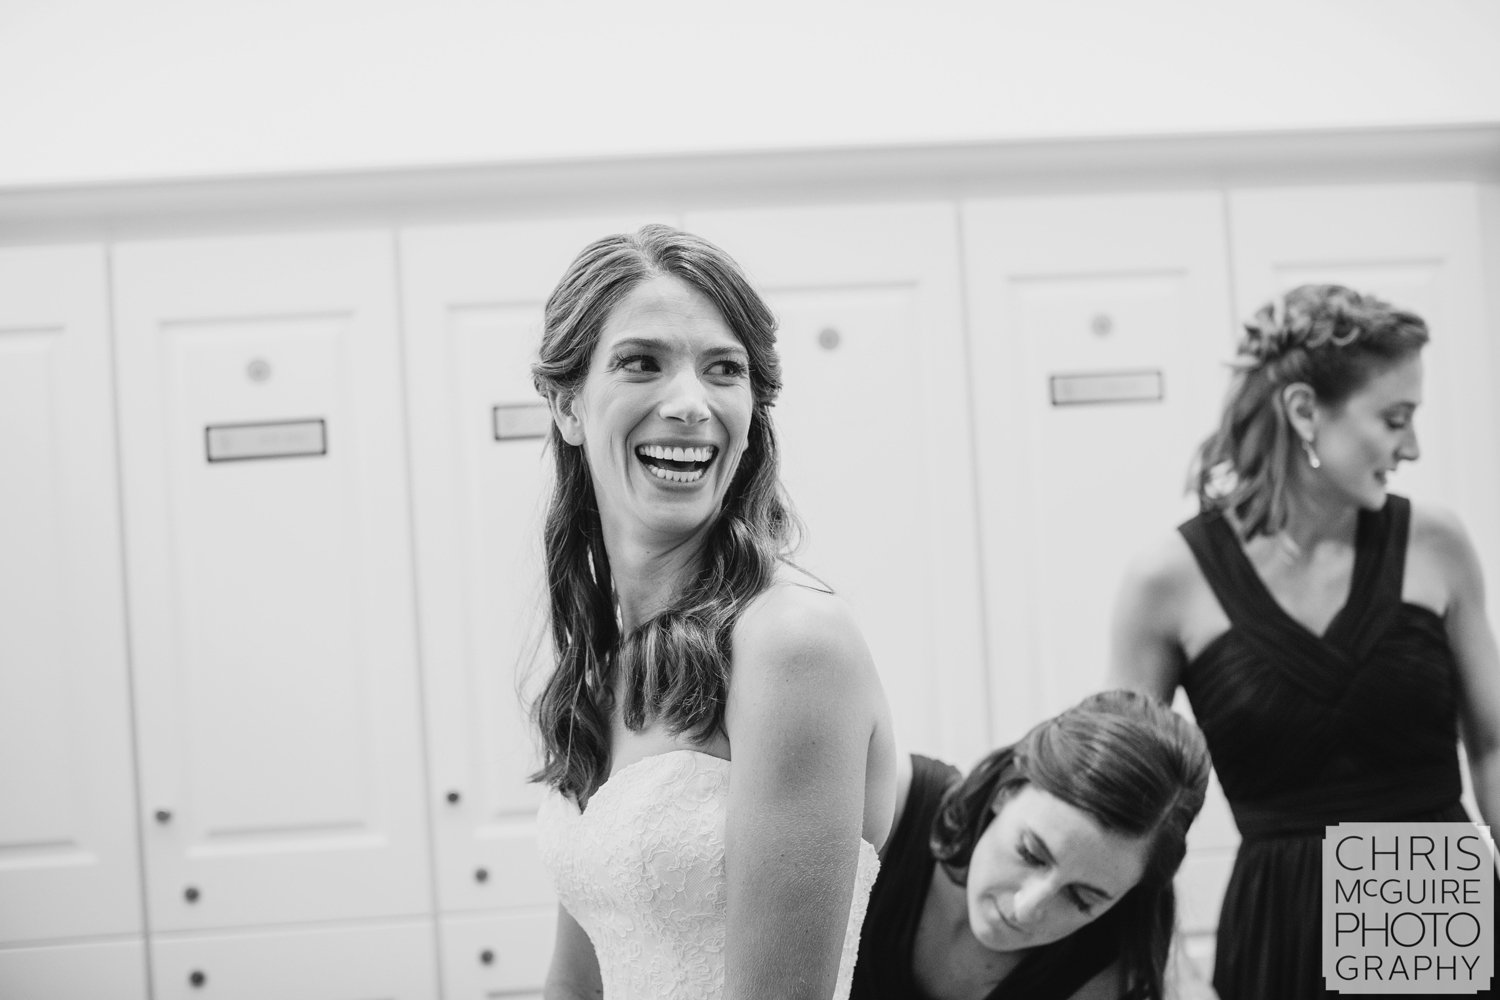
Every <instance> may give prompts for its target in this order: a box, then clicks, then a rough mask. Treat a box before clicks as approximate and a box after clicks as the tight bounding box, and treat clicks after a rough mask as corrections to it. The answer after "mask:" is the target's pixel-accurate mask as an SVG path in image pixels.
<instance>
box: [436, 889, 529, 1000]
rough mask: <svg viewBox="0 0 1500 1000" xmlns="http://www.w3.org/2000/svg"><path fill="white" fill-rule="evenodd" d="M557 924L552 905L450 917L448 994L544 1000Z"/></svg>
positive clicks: (446, 930)
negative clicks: (542, 909) (541, 910)
mask: <svg viewBox="0 0 1500 1000" xmlns="http://www.w3.org/2000/svg"><path fill="white" fill-rule="evenodd" d="M556 926H557V912H556V911H555V910H552V909H549V910H547V911H546V919H545V920H541V919H536V917H535V915H534V914H532V913H528V912H525V911H520V912H515V913H493V914H482V915H481V914H464V915H463V916H456V917H444V918H443V921H442V938H443V962H442V968H443V997H444V1000H488V998H490V997H504V998H506V1000H529V998H533V997H534V998H537V1000H539V998H540V997H541V992H542V990H541V987H542V982H543V981H544V980H545V979H546V978H547V966H548V965H549V964H550V962H551V959H552V936H553V933H554V931H555V928H556Z"/></svg>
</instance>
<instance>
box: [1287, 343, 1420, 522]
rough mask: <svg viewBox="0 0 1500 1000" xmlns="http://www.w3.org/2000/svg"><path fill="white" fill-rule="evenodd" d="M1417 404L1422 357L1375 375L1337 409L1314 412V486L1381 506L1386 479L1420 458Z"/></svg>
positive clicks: (1370, 505) (1359, 503)
mask: <svg viewBox="0 0 1500 1000" xmlns="http://www.w3.org/2000/svg"><path fill="white" fill-rule="evenodd" d="M1421 403H1422V356H1421V355H1420V354H1413V355H1411V356H1410V357H1408V358H1406V359H1404V360H1402V361H1398V362H1396V363H1395V364H1394V365H1392V366H1390V367H1389V368H1386V369H1384V370H1383V371H1380V372H1378V373H1376V374H1375V375H1374V376H1373V377H1371V379H1370V380H1369V381H1368V382H1366V383H1365V384H1364V385H1363V386H1362V387H1361V388H1360V389H1358V390H1357V391H1355V393H1354V394H1353V395H1351V396H1350V397H1349V398H1348V399H1346V400H1345V401H1344V402H1343V403H1342V404H1340V405H1339V406H1335V407H1322V406H1320V407H1318V413H1317V425H1316V432H1317V437H1316V448H1317V452H1318V458H1319V459H1320V460H1321V461H1322V467H1321V468H1319V469H1318V470H1316V472H1315V473H1314V475H1313V481H1314V482H1315V483H1318V484H1320V485H1322V486H1323V487H1324V488H1327V489H1329V490H1332V491H1333V492H1334V493H1336V494H1337V495H1338V496H1339V497H1340V498H1342V499H1343V500H1344V501H1345V502H1349V503H1353V504H1355V505H1357V506H1359V507H1363V508H1366V509H1368V510H1379V509H1380V508H1381V507H1383V506H1384V505H1385V496H1386V479H1387V477H1388V476H1389V475H1390V473H1392V472H1394V471H1395V469H1396V467H1397V466H1398V465H1400V464H1401V463H1402V462H1414V461H1416V460H1417V458H1418V457H1419V456H1420V455H1421V453H1422V452H1421V449H1420V448H1419V447H1418V446H1417V429H1416V423H1415V419H1416V410H1417V407H1418V406H1420V405H1421Z"/></svg>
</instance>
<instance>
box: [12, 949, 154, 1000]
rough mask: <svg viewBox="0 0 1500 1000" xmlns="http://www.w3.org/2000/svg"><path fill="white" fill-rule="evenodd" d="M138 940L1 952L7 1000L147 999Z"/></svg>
mask: <svg viewBox="0 0 1500 1000" xmlns="http://www.w3.org/2000/svg"><path fill="white" fill-rule="evenodd" d="M148 996H149V993H148V990H147V978H146V945H145V942H143V941H142V940H141V939H140V938H130V939H127V940H121V941H89V942H85V943H77V944H64V945H46V946H33V947H22V948H0V997H4V998H5V1000H147V997H148Z"/></svg>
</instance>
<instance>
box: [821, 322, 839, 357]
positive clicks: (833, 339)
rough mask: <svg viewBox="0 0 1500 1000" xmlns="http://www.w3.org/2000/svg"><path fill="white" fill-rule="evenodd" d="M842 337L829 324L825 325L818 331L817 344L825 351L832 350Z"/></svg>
mask: <svg viewBox="0 0 1500 1000" xmlns="http://www.w3.org/2000/svg"><path fill="white" fill-rule="evenodd" d="M843 339H844V338H843V337H842V336H841V335H840V334H839V332H838V331H837V330H835V329H834V328H833V327H831V326H825V327H823V329H821V330H819V331H818V346H819V347H821V348H823V350H825V351H832V350H834V349H836V348H837V347H838V346H839V342H840V341H841V340H843Z"/></svg>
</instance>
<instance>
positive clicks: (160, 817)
mask: <svg viewBox="0 0 1500 1000" xmlns="http://www.w3.org/2000/svg"><path fill="white" fill-rule="evenodd" d="M156 821H157V822H158V823H170V822H172V810H170V809H158V810H156Z"/></svg>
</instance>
